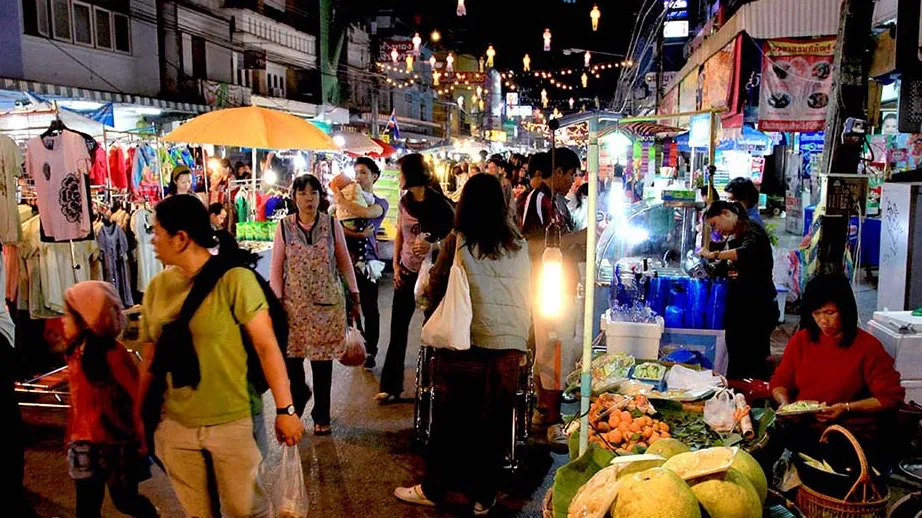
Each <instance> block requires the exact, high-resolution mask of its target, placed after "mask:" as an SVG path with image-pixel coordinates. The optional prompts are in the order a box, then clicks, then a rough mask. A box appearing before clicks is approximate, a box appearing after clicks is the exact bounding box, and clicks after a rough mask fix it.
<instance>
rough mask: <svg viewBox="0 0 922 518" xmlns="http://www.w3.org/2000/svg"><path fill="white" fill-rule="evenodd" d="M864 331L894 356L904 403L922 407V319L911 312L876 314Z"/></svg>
mask: <svg viewBox="0 0 922 518" xmlns="http://www.w3.org/2000/svg"><path fill="white" fill-rule="evenodd" d="M865 329H866V330H867V331H868V332H869V333H871V334H872V335H874V337H875V338H877V339H878V340H880V343H881V344H883V346H884V350H885V351H887V353H888V354H889V355H890V356H892V357H893V360H894V365H893V366H894V367H895V368H896V370H897V371H898V372H899V373H900V385H902V386H903V388H904V389H906V398H905V401H915V402H916V403H920V404H922V332H920V331H922V318H920V317H914V316H912V312H910V311H875V312H874V317H873V319H872V320H871V321H869V322H868V325H867V326H866V327H865Z"/></svg>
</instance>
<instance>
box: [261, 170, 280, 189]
mask: <svg viewBox="0 0 922 518" xmlns="http://www.w3.org/2000/svg"><path fill="white" fill-rule="evenodd" d="M277 181H279V174H278V173H276V172H275V171H274V170H273V169H267V170H266V171H265V172H264V173H263V182H264V183H265V184H267V185H275V182H277Z"/></svg>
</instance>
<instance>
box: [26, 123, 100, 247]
mask: <svg viewBox="0 0 922 518" xmlns="http://www.w3.org/2000/svg"><path fill="white" fill-rule="evenodd" d="M91 167H92V160H91V159H90V154H89V152H88V151H87V149H86V141H85V140H84V139H83V137H81V136H80V135H78V134H77V133H74V132H72V131H64V132H63V133H61V134H60V135H57V136H53V137H45V138H41V137H36V138H34V139H32V140H30V141H29V142H28V143H27V144H26V171H27V173H28V174H29V175H30V176H31V177H33V178H35V194H36V197H37V198H38V209H39V217H40V219H41V222H42V229H43V230H44V232H45V235H46V236H49V237H52V238H53V239H54V240H55V241H66V240H69V239H81V238H84V237H86V236H88V235H89V234H90V231H91V230H92V222H91V221H90V208H89V207H88V206H87V203H86V200H87V193H86V184H85V182H84V177H83V175H85V174H88V173H89V171H90V168H91Z"/></svg>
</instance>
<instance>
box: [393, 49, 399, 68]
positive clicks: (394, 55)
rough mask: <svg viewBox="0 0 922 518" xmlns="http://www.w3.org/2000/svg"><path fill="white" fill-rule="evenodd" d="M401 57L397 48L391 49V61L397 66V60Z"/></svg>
mask: <svg viewBox="0 0 922 518" xmlns="http://www.w3.org/2000/svg"><path fill="white" fill-rule="evenodd" d="M399 57H400V53H399V52H397V49H396V48H393V49H391V61H393V62H394V64H397V58H399Z"/></svg>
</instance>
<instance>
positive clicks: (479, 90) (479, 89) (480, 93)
mask: <svg viewBox="0 0 922 518" xmlns="http://www.w3.org/2000/svg"><path fill="white" fill-rule="evenodd" d="M481 95H483V88H481V87H479V86H478V87H477V97H480V96H481Z"/></svg>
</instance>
